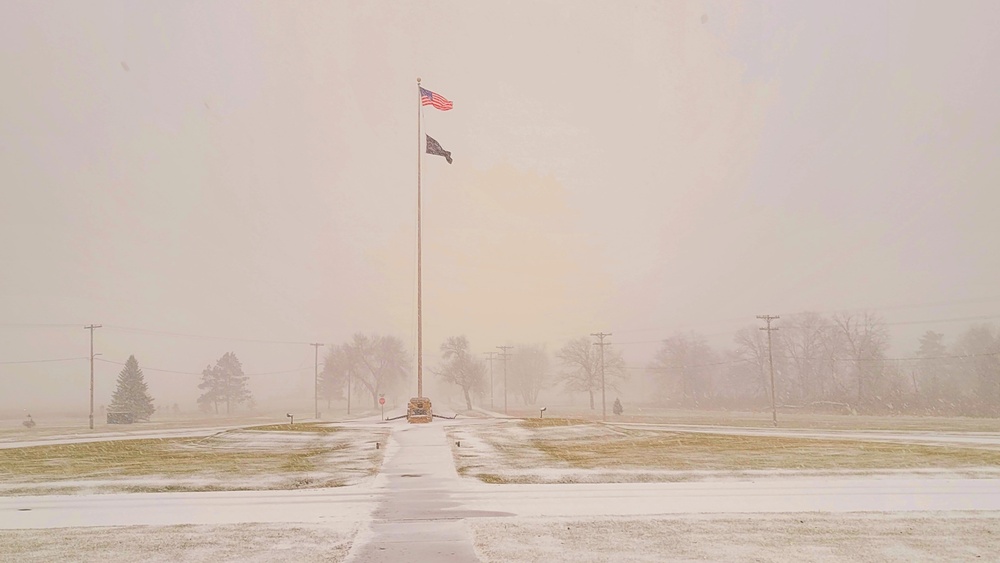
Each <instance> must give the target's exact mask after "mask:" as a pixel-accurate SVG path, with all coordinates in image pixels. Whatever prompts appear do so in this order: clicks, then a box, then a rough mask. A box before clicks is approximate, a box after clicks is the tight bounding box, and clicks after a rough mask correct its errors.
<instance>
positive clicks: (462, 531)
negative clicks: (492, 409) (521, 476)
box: [348, 422, 510, 563]
mask: <svg viewBox="0 0 1000 563" xmlns="http://www.w3.org/2000/svg"><path fill="white" fill-rule="evenodd" d="M386 447H387V448H388V451H387V452H386V459H385V462H384V463H383V465H382V471H381V472H380V473H379V475H378V477H377V478H376V480H375V483H374V488H375V490H376V491H377V492H378V493H379V497H380V499H381V500H380V502H379V505H378V507H377V508H376V509H375V512H374V514H373V515H372V523H371V526H370V527H369V529H368V530H366V531H362V532H361V533H359V534H358V537H357V538H356V539H355V542H354V546H353V547H352V549H351V552H350V555H349V556H348V561H351V562H356V563H379V562H386V563H389V562H392V563H396V562H399V561H435V562H436V561H441V562H456V563H459V562H461V563H465V562H473V561H479V559H478V558H477V557H476V552H475V550H474V549H473V547H472V539H471V537H470V536H469V534H468V530H467V529H466V526H465V524H464V523H463V519H465V518H470V517H477V516H478V517H481V516H509V515H510V514H506V513H499V512H488V511H467V510H459V509H457V507H458V506H459V504H460V503H459V502H458V501H457V500H454V499H453V498H452V495H453V493H455V492H456V491H457V490H459V489H461V488H462V483H461V480H460V478H459V476H458V473H457V472H456V471H455V462H454V459H453V457H452V454H451V446H450V444H448V440H447V437H446V435H445V432H444V426H443V424H442V423H439V422H432V423H430V424H413V425H411V424H407V423H405V422H400V423H399V424H398V425H396V426H394V428H393V431H392V434H391V435H390V437H389V442H388V444H387V446H386Z"/></svg>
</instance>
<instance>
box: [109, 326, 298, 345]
mask: <svg viewBox="0 0 1000 563" xmlns="http://www.w3.org/2000/svg"><path fill="white" fill-rule="evenodd" d="M106 328H108V329H110V330H116V331H119V332H132V333H136V334H154V335H160V336H176V337H181V338H199V339H203V340H225V341H227V342H250V343H253V344H287V345H294V346H298V345H309V344H311V343H309V342H299V341H294V340H264V339H258V338H234V337H228V336H212V335H206V334H189V333H183V332H171V331H166V330H154V329H148V328H136V327H128V326H116V325H107V327H106Z"/></svg>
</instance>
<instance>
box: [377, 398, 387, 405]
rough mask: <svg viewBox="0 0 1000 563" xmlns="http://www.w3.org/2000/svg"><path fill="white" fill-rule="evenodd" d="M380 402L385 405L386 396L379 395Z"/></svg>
mask: <svg viewBox="0 0 1000 563" xmlns="http://www.w3.org/2000/svg"><path fill="white" fill-rule="evenodd" d="M378 404H380V405H384V404H385V397H379V398H378Z"/></svg>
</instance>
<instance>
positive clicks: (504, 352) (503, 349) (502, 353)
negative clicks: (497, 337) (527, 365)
mask: <svg viewBox="0 0 1000 563" xmlns="http://www.w3.org/2000/svg"><path fill="white" fill-rule="evenodd" d="M497 348H498V349H500V352H499V355H500V357H501V358H503V413H504V414H507V356H509V355H510V354H509V353H508V352H507V350H510V349H512V348H514V347H513V346H497Z"/></svg>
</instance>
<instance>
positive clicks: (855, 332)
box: [833, 313, 889, 408]
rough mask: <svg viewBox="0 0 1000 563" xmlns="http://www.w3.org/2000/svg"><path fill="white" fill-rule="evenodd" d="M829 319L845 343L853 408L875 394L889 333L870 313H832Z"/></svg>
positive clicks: (859, 406)
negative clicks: (848, 358)
mask: <svg viewBox="0 0 1000 563" xmlns="http://www.w3.org/2000/svg"><path fill="white" fill-rule="evenodd" d="M833 322H834V324H836V325H837V327H838V329H839V330H838V332H839V333H840V334H841V336H843V337H844V340H845V341H846V343H847V351H848V353H849V354H850V359H851V361H852V363H853V366H851V371H852V372H853V375H854V382H855V396H854V397H853V403H854V406H855V408H861V407H862V406H863V405H865V404H866V403H868V402H870V400H871V399H875V398H877V397H878V396H877V393H878V389H877V388H876V385H877V384H878V383H879V378H880V376H881V375H882V368H883V360H884V358H885V351H886V349H887V348H888V347H889V337H888V334H887V333H886V330H885V325H884V324H883V323H882V320H881V319H879V318H878V317H876V316H875V315H873V314H871V313H862V314H860V315H851V314H842V315H834V317H833Z"/></svg>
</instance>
